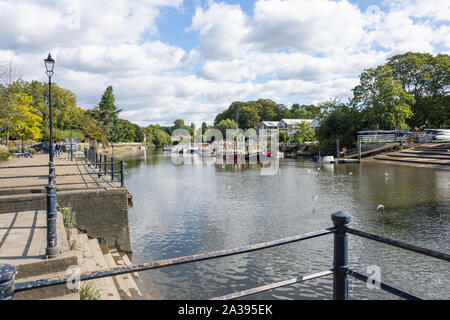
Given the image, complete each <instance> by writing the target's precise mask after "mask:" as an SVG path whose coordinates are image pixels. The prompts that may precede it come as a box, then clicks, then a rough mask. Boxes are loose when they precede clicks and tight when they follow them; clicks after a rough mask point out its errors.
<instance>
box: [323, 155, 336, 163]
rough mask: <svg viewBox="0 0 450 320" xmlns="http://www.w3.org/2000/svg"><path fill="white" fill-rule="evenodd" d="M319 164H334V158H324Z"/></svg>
mask: <svg viewBox="0 0 450 320" xmlns="http://www.w3.org/2000/svg"><path fill="white" fill-rule="evenodd" d="M320 161H321V162H326V163H332V162H334V156H325V157H323V158H322V160H320Z"/></svg>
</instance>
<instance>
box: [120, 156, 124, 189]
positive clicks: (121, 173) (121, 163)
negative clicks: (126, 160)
mask: <svg viewBox="0 0 450 320" xmlns="http://www.w3.org/2000/svg"><path fill="white" fill-rule="evenodd" d="M124 167H125V166H124V164H123V160H120V186H121V187H124V186H125V177H124Z"/></svg>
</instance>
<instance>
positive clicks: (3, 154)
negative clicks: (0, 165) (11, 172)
mask: <svg viewBox="0 0 450 320" xmlns="http://www.w3.org/2000/svg"><path fill="white" fill-rule="evenodd" d="M9 157H10V153H9V152H1V151H0V161H6V160H8V159H9Z"/></svg>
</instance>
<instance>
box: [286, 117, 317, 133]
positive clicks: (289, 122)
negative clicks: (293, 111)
mask: <svg viewBox="0 0 450 320" xmlns="http://www.w3.org/2000/svg"><path fill="white" fill-rule="evenodd" d="M301 122H306V123H309V125H310V126H311V128H312V129H316V128H317V127H319V125H320V119H319V118H315V119H282V120H281V121H280V122H279V123H278V129H279V130H283V131H286V132H287V133H288V134H289V136H291V137H293V136H294V135H295V133H296V132H297V131H298V130H299V125H300V123H301Z"/></svg>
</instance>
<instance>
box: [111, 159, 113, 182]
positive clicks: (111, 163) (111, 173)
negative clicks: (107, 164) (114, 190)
mask: <svg viewBox="0 0 450 320" xmlns="http://www.w3.org/2000/svg"><path fill="white" fill-rule="evenodd" d="M112 180H114V158H113V157H111V181H112Z"/></svg>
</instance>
